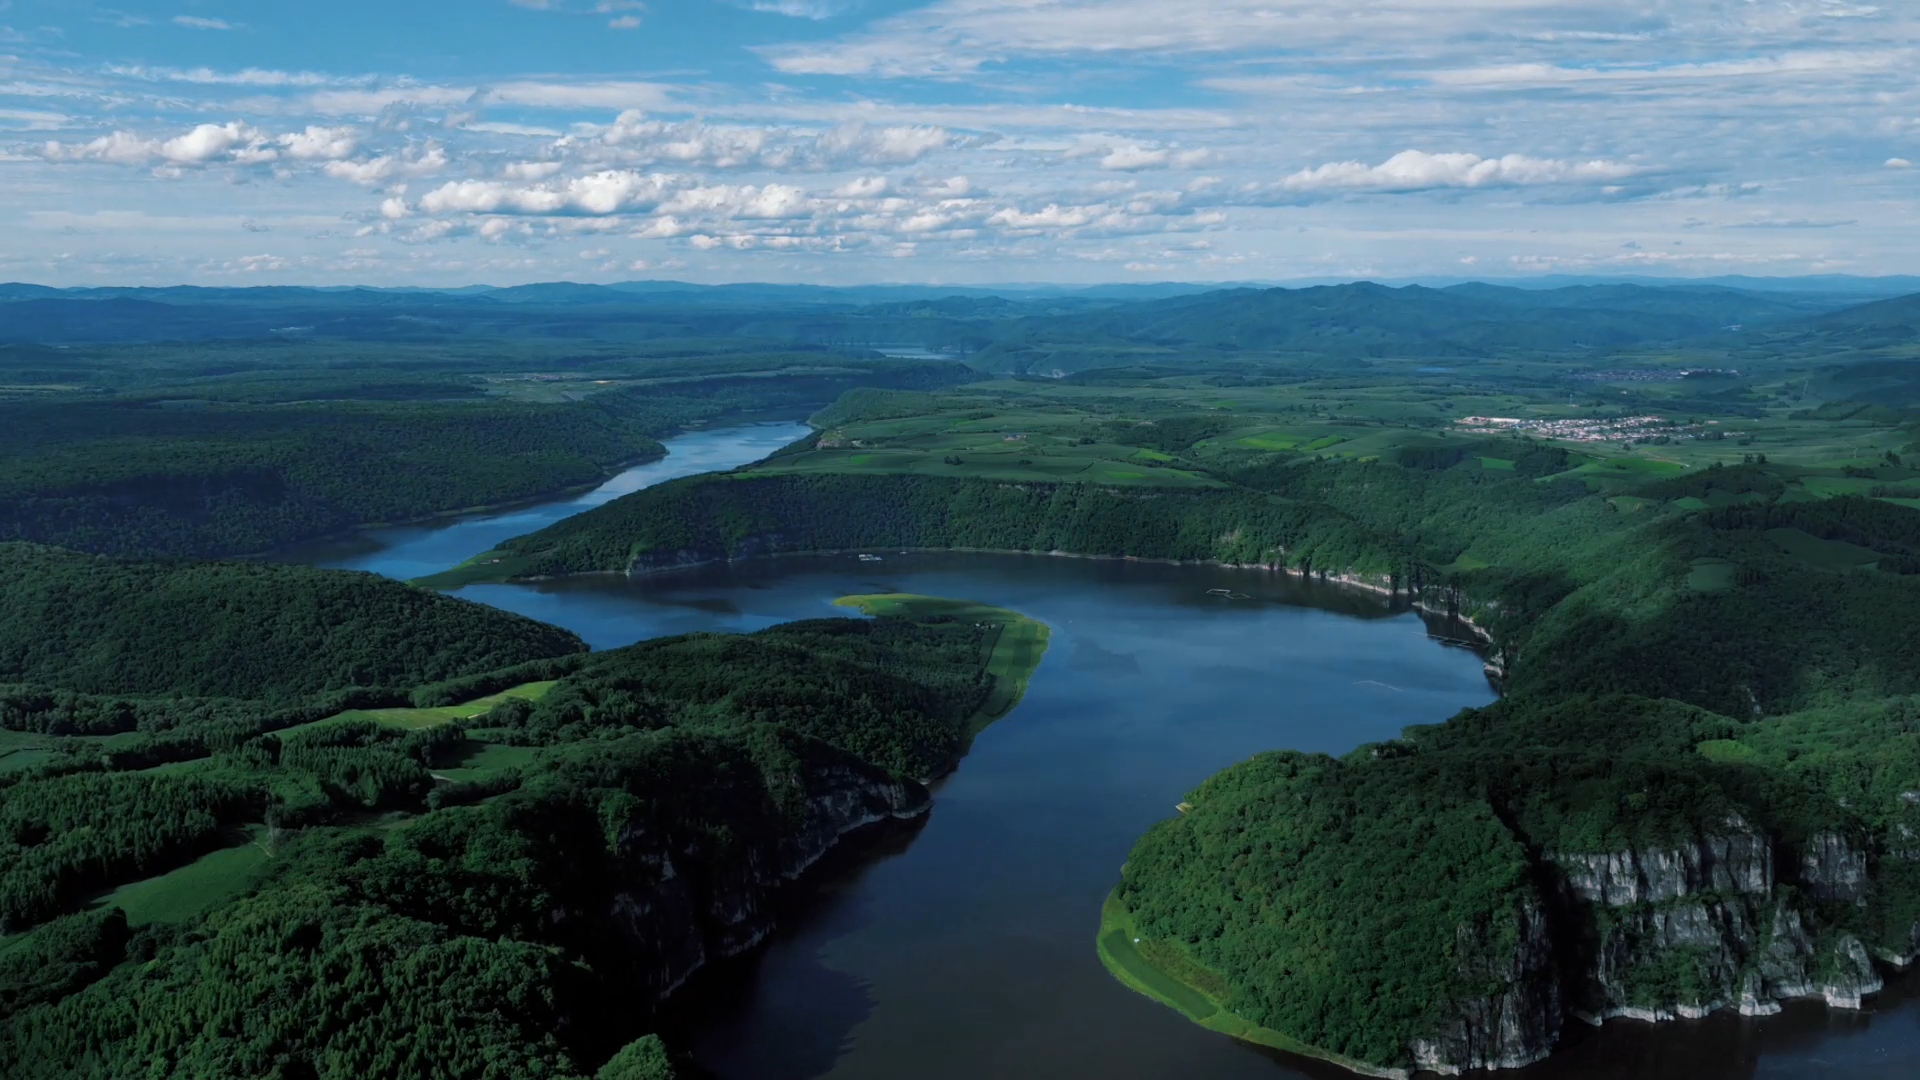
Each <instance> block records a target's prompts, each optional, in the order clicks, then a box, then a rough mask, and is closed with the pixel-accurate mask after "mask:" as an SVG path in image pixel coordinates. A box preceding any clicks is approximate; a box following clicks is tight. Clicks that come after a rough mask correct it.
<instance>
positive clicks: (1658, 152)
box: [0, 0, 1920, 284]
mask: <svg viewBox="0 0 1920 1080" xmlns="http://www.w3.org/2000/svg"><path fill="white" fill-rule="evenodd" d="M281 8H297V9H298V10H265V9H281ZM395 9H400V10H395ZM1916 58H1920V9H1915V8H1914V7H1913V6H1912V5H1910V4H1895V3H1892V2H1890V0H1880V2H1878V3H1868V2H1864V0H1607V2H1599V0H1360V2H1355V0H1188V2H1187V3H1183V4H1167V3H1165V2H1164V0H934V2H931V3H927V2H924V0H409V2H408V3H406V4H404V5H397V4H392V3H385V4H374V3H369V2H367V0H335V2H332V3H329V4H327V5H260V4H248V3H241V2H239V0H172V2H165V3H144V2H137V0H127V2H122V3H117V4H113V5H107V4H103V3H93V2H90V0H0V176H3V177H4V183H3V184H0V221H4V226H0V227H4V229H5V234H6V236H7V237H8V240H9V242H8V243H6V244H4V245H0V278H5V279H24V280H35V281H43V282H48V283H54V284H68V283H109V282H112V283H120V282H141V281H145V282H169V283H171V282H181V281H189V282H206V283H218V282H238V281H244V282H249V283H253V282H271V281H280V282H287V283H292V282H311V283H326V282H366V283H420V284H463V283H468V282H476V281H486V282H495V283H512V282H517V281H532V280H552V279H556V278H570V279H576V280H615V279H622V278H633V277H679V278H687V279H692V280H706V281H724V280H762V281H810V282H820V283H829V284H832V283H854V282H862V281H939V282H948V283H956V284H958V283H973V282H995V281H999V282H1011V281H1025V282H1031V281H1058V282H1092V281H1114V280H1129V279H1132V280H1167V279H1179V280H1196V281H1197V280H1255V279H1259V280H1285V279H1293V278H1344V277H1362V276H1380V277H1407V276H1432V275H1459V276H1489V277H1509V276H1518V275H1524V274H1533V273H1547V272H1571V273H1618V274H1626V273H1634V274H1673V275H1703V274H1724V273H1752V274H1805V273H1854V274H1888V273H1916V272H1920V242H1917V241H1920V213H1916V210H1920V172H1916V170H1914V169H1912V168H1911V167H1910V164H1909V163H1910V162H1911V161H1912V160H1915V159H1917V158H1920V81H1916V80H1915V79H1914V78H1913V77H1912V75H1911V72H1912V71H1913V70H1914V67H1915V61H1916Z"/></svg>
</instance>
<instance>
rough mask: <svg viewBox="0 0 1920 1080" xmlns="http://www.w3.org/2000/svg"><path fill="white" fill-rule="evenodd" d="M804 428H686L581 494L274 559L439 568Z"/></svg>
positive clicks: (362, 536)
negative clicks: (661, 451) (663, 451)
mask: <svg viewBox="0 0 1920 1080" xmlns="http://www.w3.org/2000/svg"><path fill="white" fill-rule="evenodd" d="M809 430H810V429H809V428H808V427H807V426H806V425H805V424H800V423H792V422H786V423H759V424H731V425H727V426H724V427H716V428H712V429H709V430H706V431H692V432H688V433H686V434H684V435H677V436H675V437H673V438H671V439H667V440H664V445H665V446H666V448H667V456H666V457H663V458H661V459H660V460H658V461H650V462H648V463H646V464H644V465H635V466H633V467H632V468H629V469H625V470H623V471H621V472H620V473H619V474H618V475H616V476H614V477H612V478H610V479H609V480H608V481H607V482H606V483H604V484H601V485H600V486H599V487H597V488H595V489H593V490H592V491H590V492H587V493H586V494H584V495H578V496H574V497H570V498H564V499H552V500H548V501H545V502H538V503H532V504H529V505H526V506H522V507H518V508H516V509H513V510H508V511H504V512H500V513H485V514H474V515H470V516H466V517H459V518H449V519H447V520H446V521H436V522H433V523H431V524H427V525H412V526H400V527H395V528H387V529H367V530H364V531H361V532H358V533H354V534H352V535H350V536H345V537H339V538H336V539H332V540H326V541H320V542H317V543H312V544H303V545H301V546H299V547H297V548H291V549H289V550H287V551H285V552H282V553H280V556H279V557H280V558H281V559H283V560H285V561H287V562H298V563H305V564H307V565H310V566H324V567H327V568H329V569H334V570H370V571H372V572H374V573H376V574H385V575H386V576H388V577H393V578H399V579H401V580H402V581H405V580H408V579H411V578H416V577H421V576H423V575H426V574H431V573H435V572H437V571H440V570H445V569H447V568H448V567H450V566H454V565H456V564H458V563H460V562H461V561H462V560H464V559H467V558H469V557H471V556H473V555H477V554H479V553H480V552H482V551H486V550H487V549H488V548H491V547H493V546H494V545H495V544H497V543H499V542H500V541H502V540H506V539H509V538H511V537H515V536H520V535H523V534H525V533H530V532H534V531H536V530H539V529H544V528H546V527H547V526H548V525H551V524H553V523H554V522H556V521H559V520H561V519H563V518H569V517H572V516H573V515H575V514H578V513H580V512H581V511H583V510H591V509H593V508H594V507H596V506H599V505H600V504H602V503H606V502H611V501H613V500H614V499H617V498H619V497H620V496H622V495H627V494H631V493H633V492H635V491H639V490H640V489H641V488H647V487H652V486H653V485H655V484H660V483H665V482H666V481H668V480H673V479H676V478H678V477H682V476H692V475H693V474H695V473H704V472H716V471H720V470H725V469H731V468H734V467H736V466H739V465H745V464H747V463H749V462H754V461H759V460H760V459H761V458H764V457H766V456H767V455H768V454H771V453H773V452H774V451H775V450H778V449H780V448H781V447H782V446H785V445H786V444H788V443H790V442H792V441H794V440H795V439H798V438H800V437H801V436H802V435H805V434H807V432H808V431H809Z"/></svg>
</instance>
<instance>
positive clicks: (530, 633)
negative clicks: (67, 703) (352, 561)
mask: <svg viewBox="0 0 1920 1080" xmlns="http://www.w3.org/2000/svg"><path fill="white" fill-rule="evenodd" d="M0 565H4V567H5V570H6V572H5V574H4V576H0V684H8V683H11V684H29V685H32V686H37V687H42V688H46V689H48V690H55V691H69V692H74V693H79V694H94V695H126V696H129V697H135V698H142V697H144V698H158V697H167V698H194V697H199V698H237V699H267V700H272V701H277V702H281V703H286V704H292V703H294V702H296V701H298V700H299V699H303V698H307V697H312V696H315V695H320V694H325V693H328V692H334V691H343V690H348V689H351V688H354V687H403V688H404V687H412V686H418V685H421V684H425V683H432V682H439V681H441V680H445V679H451V678H455V677H458V676H463V675H472V674H477V673H480V672H485V671H490V670H493V669H497V668H503V667H508V666H510V665H514V664H520V663H524V662H527V661H530V660H537V659H540V658H543V657H554V656H561V655H564V654H567V653H571V652H576V651H580V650H582V649H584V646H582V645H581V643H580V640H579V639H578V638H577V637H575V636H574V635H572V634H570V633H568V632H566V631H564V630H560V629H558V628H556V627H552V626H547V625H545V624H543V623H537V622H534V621H532V620H530V619H526V618H523V617H521V616H518V615H511V614H508V613H506V612H503V611H499V610H497V609H494V608H489V607H485V606H482V605H480V604H475V603H472V602H469V601H464V600H455V599H451V598H448V597H442V596H437V595H434V594H432V593H428V592H423V591H421V590H419V589H415V588H412V587H410V586H406V585H402V584H399V583H397V582H393V581H389V580H386V579H383V578H379V577H376V576H374V575H371V574H357V573H343V572H338V571H325V570H311V569H307V568H305V567H298V566H282V565H274V564H266V563H173V562H154V561H144V560H127V559H114V558H108V557H104V556H96V555H82V554H79V553H76V552H70V551H62V550H59V549H56V548H47V547H39V546H35V545H30V544H0Z"/></svg>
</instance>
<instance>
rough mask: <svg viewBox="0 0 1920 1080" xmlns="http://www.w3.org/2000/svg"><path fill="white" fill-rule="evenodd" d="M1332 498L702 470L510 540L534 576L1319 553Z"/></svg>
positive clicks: (1336, 517)
mask: <svg viewBox="0 0 1920 1080" xmlns="http://www.w3.org/2000/svg"><path fill="white" fill-rule="evenodd" d="M1349 524H1350V523H1349V522H1348V521H1347V520H1346V519H1345V517H1344V515H1341V514H1339V513H1338V512H1337V511H1330V510H1329V509H1328V508H1326V507H1309V506H1302V505H1298V504H1295V503H1291V502H1289V501H1287V500H1284V499H1277V498H1270V497H1267V496H1264V495H1260V494H1258V493H1254V492H1244V491H1242V492H1221V493H1204V492H1189V491H1167V490H1160V489H1124V488H1105V487H1100V486H1096V485H1091V484H1013V483H1003V482H995V481H986V480H965V479H956V478H947V477H899V476H858V475H832V474H822V475H776V476H755V475H753V474H751V473H744V474H735V475H729V476H717V477H715V476H709V477H693V478H689V479H687V480H680V481H674V482H672V483H668V484H662V485H660V486H658V487H654V488H649V489H647V490H645V491H642V492H638V493H636V494H634V495H632V496H627V497H625V498H622V499H617V500H615V501H614V502H612V503H609V504H607V505H606V506H604V507H600V508H597V509H595V510H593V511H589V512H587V513H585V514H580V515H577V516H575V517H572V518H569V519H567V520H566V521H563V522H560V523H558V524H556V525H554V526H551V527H549V528H547V529H545V530H542V531H541V532H537V533H532V534H530V535H528V536H524V537H520V538H517V539H515V540H513V541H510V542H509V543H507V544H505V545H503V546H502V547H501V549H500V552H499V554H501V555H503V556H505V557H506V559H505V560H504V561H503V565H505V566H507V567H508V568H509V569H511V570H513V571H515V572H518V573H525V574H544V573H563V572H572V571H584V570H626V569H629V568H630V567H639V568H642V569H644V568H648V567H652V566H672V565H675V564H677V563H683V562H688V561H700V560H710V559H725V558H738V557H742V556H746V555H759V554H770V553H773V552H777V551H821V550H843V549H849V548H860V547H932V548H948V547H950V548H978V549H987V550H1000V551H1055V550H1061V551H1074V552H1081V553H1086V554H1098V555H1131V556H1136V557H1143V558H1156V559H1218V560H1220V561H1223V562H1244V563H1268V562H1284V561H1288V553H1290V552H1296V553H1297V555H1295V556H1294V558H1295V559H1297V560H1298V561H1302V562H1305V561H1307V560H1309V559H1311V560H1313V561H1314V562H1315V564H1318V563H1319V561H1320V559H1319V553H1320V552H1322V551H1329V552H1336V553H1343V552H1344V551H1346V550H1350V549H1352V548H1353V547H1354V545H1353V544H1350V543H1349V542H1348V540H1347V538H1346V537H1345V535H1344V530H1345V529H1346V528H1347V527H1348V525H1349Z"/></svg>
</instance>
